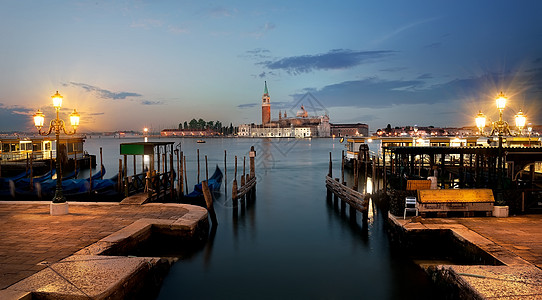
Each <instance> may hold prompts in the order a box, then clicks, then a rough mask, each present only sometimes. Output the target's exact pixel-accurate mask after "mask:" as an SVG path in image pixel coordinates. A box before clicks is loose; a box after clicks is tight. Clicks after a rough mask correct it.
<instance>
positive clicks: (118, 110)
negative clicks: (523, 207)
mask: <svg viewBox="0 0 542 300" xmlns="http://www.w3.org/2000/svg"><path fill="white" fill-rule="evenodd" d="M0 39H1V40H2V43H1V49H2V50H1V52H0V53H1V55H2V58H1V59H0V66H1V70H2V72H1V74H0V108H1V109H0V131H11V130H28V131H30V130H33V126H32V120H31V116H32V114H33V113H34V112H35V111H36V110H37V109H38V108H39V109H41V110H42V111H43V112H44V113H45V115H46V121H47V120H50V118H51V117H52V116H53V114H54V112H53V108H52V105H51V98H50V96H51V95H53V94H54V93H55V91H57V90H58V91H59V92H60V94H62V95H63V96H64V106H63V110H62V116H63V117H65V116H66V115H67V113H69V112H70V111H72V110H73V108H76V109H77V110H78V112H79V113H80V114H81V124H82V125H81V126H82V130H83V131H112V130H141V129H142V128H143V127H144V126H148V127H151V128H152V130H155V131H156V130H160V129H164V128H172V127H173V128H175V127H177V126H178V124H179V123H182V122H184V121H190V120H191V119H192V118H196V119H198V118H203V119H205V120H220V121H222V123H224V124H228V125H229V124H230V123H233V124H234V125H238V124H241V123H257V124H258V123H261V112H260V105H261V96H262V93H263V89H264V81H267V84H268V88H269V93H270V96H271V109H272V118H274V119H276V118H278V114H279V110H281V111H282V112H283V113H284V112H287V114H288V115H289V116H290V115H292V114H295V112H296V111H297V110H298V109H299V106H300V105H304V106H305V108H307V110H308V111H309V114H311V115H319V114H328V115H329V116H330V119H331V122H332V123H357V122H361V123H367V124H369V125H370V129H371V131H374V130H376V129H377V128H382V127H385V126H386V125H387V124H388V123H391V125H392V126H398V125H414V124H418V125H419V126H429V125H433V126H470V125H474V116H475V115H476V113H478V110H482V111H483V112H484V113H485V114H486V115H488V117H490V118H491V119H492V120H495V119H496V118H498V112H497V110H496V108H495V105H494V99H495V97H496V95H497V94H498V93H499V92H500V91H501V90H502V91H503V92H505V93H506V95H507V96H509V103H508V107H507V109H506V110H505V118H507V119H509V120H510V121H511V118H512V117H513V115H514V114H515V113H516V112H517V111H518V110H519V109H522V110H523V112H524V113H525V114H526V115H527V118H528V122H532V123H533V124H540V123H542V117H540V115H541V103H542V1H538V0H525V1H497V0H491V1H485V0H480V1H277V0H275V1H213V2H210V1H101V0H98V1H96V0H95V1H26V0H22V1H2V3H1V9H0Z"/></svg>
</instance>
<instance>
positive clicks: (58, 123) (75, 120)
mask: <svg viewBox="0 0 542 300" xmlns="http://www.w3.org/2000/svg"><path fill="white" fill-rule="evenodd" d="M51 98H52V99H53V107H54V108H55V110H56V119H52V120H51V123H50V124H49V129H48V130H47V132H42V131H41V128H42V127H43V123H44V121H45V115H44V114H43V113H42V112H41V111H40V110H39V109H38V111H37V112H36V113H35V114H34V125H35V126H36V128H37V129H38V133H39V134H40V135H43V136H47V135H50V134H51V133H52V132H53V131H54V133H55V135H56V190H55V196H54V198H53V203H52V204H51V215H61V214H67V213H68V203H66V198H64V195H63V194H62V174H61V172H60V169H61V166H60V155H59V154H60V153H59V148H60V131H63V132H64V133H65V134H67V135H73V134H75V132H76V130H77V126H79V114H78V113H77V111H75V109H74V110H73V112H72V113H71V114H70V123H71V125H72V126H73V132H68V131H66V127H65V126H64V121H63V120H61V119H60V118H59V117H58V113H59V111H60V108H61V107H62V98H63V97H62V96H61V95H60V94H59V93H58V91H57V92H56V94H54V95H53V96H51Z"/></svg>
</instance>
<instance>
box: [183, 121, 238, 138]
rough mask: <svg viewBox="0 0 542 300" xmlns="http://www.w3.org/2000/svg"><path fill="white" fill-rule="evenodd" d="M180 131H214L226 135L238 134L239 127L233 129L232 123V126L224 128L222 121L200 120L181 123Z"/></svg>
mask: <svg viewBox="0 0 542 300" xmlns="http://www.w3.org/2000/svg"><path fill="white" fill-rule="evenodd" d="M179 129H187V130H214V131H216V132H220V133H222V134H224V135H228V134H234V133H237V127H233V124H232V123H230V126H223V125H222V122H220V121H205V120H203V119H201V118H200V119H199V120H196V119H192V120H190V122H187V121H184V123H179Z"/></svg>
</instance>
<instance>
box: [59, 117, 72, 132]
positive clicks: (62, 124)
mask: <svg viewBox="0 0 542 300" xmlns="http://www.w3.org/2000/svg"><path fill="white" fill-rule="evenodd" d="M60 127H62V131H64V134H66V135H74V134H75V129H74V130H73V132H69V131H66V127H65V126H64V120H60Z"/></svg>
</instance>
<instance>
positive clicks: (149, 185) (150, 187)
mask: <svg viewBox="0 0 542 300" xmlns="http://www.w3.org/2000/svg"><path fill="white" fill-rule="evenodd" d="M173 176H174V173H173V172H171V171H170V172H164V173H158V174H156V175H151V174H150V172H148V173H147V176H146V186H145V190H146V191H147V194H148V198H149V201H152V200H157V199H160V198H164V197H165V196H166V195H168V194H169V195H170V196H173V184H172V182H173Z"/></svg>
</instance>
